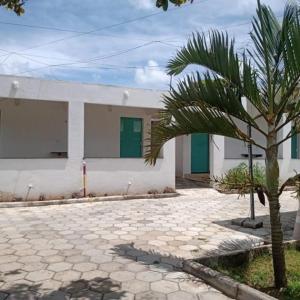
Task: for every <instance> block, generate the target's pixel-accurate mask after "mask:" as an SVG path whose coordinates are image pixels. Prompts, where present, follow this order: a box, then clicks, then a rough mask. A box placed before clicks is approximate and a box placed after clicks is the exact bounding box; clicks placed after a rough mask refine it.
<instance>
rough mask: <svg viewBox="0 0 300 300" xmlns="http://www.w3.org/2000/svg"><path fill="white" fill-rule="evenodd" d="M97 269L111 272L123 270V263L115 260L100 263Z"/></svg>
mask: <svg viewBox="0 0 300 300" xmlns="http://www.w3.org/2000/svg"><path fill="white" fill-rule="evenodd" d="M99 269H101V270H104V271H106V272H109V273H111V272H115V271H120V270H123V269H124V265H123V264H120V263H117V262H109V263H104V264H100V265H99ZM128 271H130V270H128Z"/></svg>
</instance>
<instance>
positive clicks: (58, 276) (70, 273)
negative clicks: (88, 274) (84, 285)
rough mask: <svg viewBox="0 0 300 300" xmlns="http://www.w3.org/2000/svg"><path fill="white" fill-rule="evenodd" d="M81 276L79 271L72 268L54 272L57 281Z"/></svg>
mask: <svg viewBox="0 0 300 300" xmlns="http://www.w3.org/2000/svg"><path fill="white" fill-rule="evenodd" d="M80 276H81V273H80V272H77V271H74V270H67V271H62V272H58V273H55V275H54V279H55V280H57V281H62V282H66V281H73V280H78V279H79V278H80Z"/></svg>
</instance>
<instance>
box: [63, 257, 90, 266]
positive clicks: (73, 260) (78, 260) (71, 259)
mask: <svg viewBox="0 0 300 300" xmlns="http://www.w3.org/2000/svg"><path fill="white" fill-rule="evenodd" d="M89 259H90V258H89V257H88V256H86V255H73V256H68V257H66V261H67V262H70V263H73V264H76V263H82V262H87V261H89Z"/></svg>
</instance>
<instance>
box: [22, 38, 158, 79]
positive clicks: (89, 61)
mask: <svg viewBox="0 0 300 300" xmlns="http://www.w3.org/2000/svg"><path fill="white" fill-rule="evenodd" d="M158 42H159V41H152V42H148V43H144V44H142V45H138V46H135V47H132V48H128V49H124V50H120V51H119V52H116V53H112V54H110V55H106V56H100V57H93V58H89V59H85V60H79V61H75V62H70V63H63V64H53V65H49V64H47V65H46V66H44V67H40V68H35V69H31V71H38V70H41V69H45V68H50V67H51V68H52V67H64V66H72V65H78V64H86V63H93V62H95V61H99V60H103V59H108V58H111V57H115V56H119V55H122V54H124V53H128V52H131V51H133V50H137V49H140V48H143V47H146V46H149V45H152V44H154V43H158ZM24 73H27V71H24V72H20V73H18V74H19V75H20V74H24Z"/></svg>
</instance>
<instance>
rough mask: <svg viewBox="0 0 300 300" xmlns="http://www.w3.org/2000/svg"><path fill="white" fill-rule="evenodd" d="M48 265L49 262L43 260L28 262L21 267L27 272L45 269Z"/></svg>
mask: <svg viewBox="0 0 300 300" xmlns="http://www.w3.org/2000/svg"><path fill="white" fill-rule="evenodd" d="M46 267H47V264H45V263H41V262H36V263H28V264H25V265H24V266H22V267H21V268H22V269H23V270H24V271H27V272H33V271H38V270H43V269H45V268H46Z"/></svg>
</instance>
